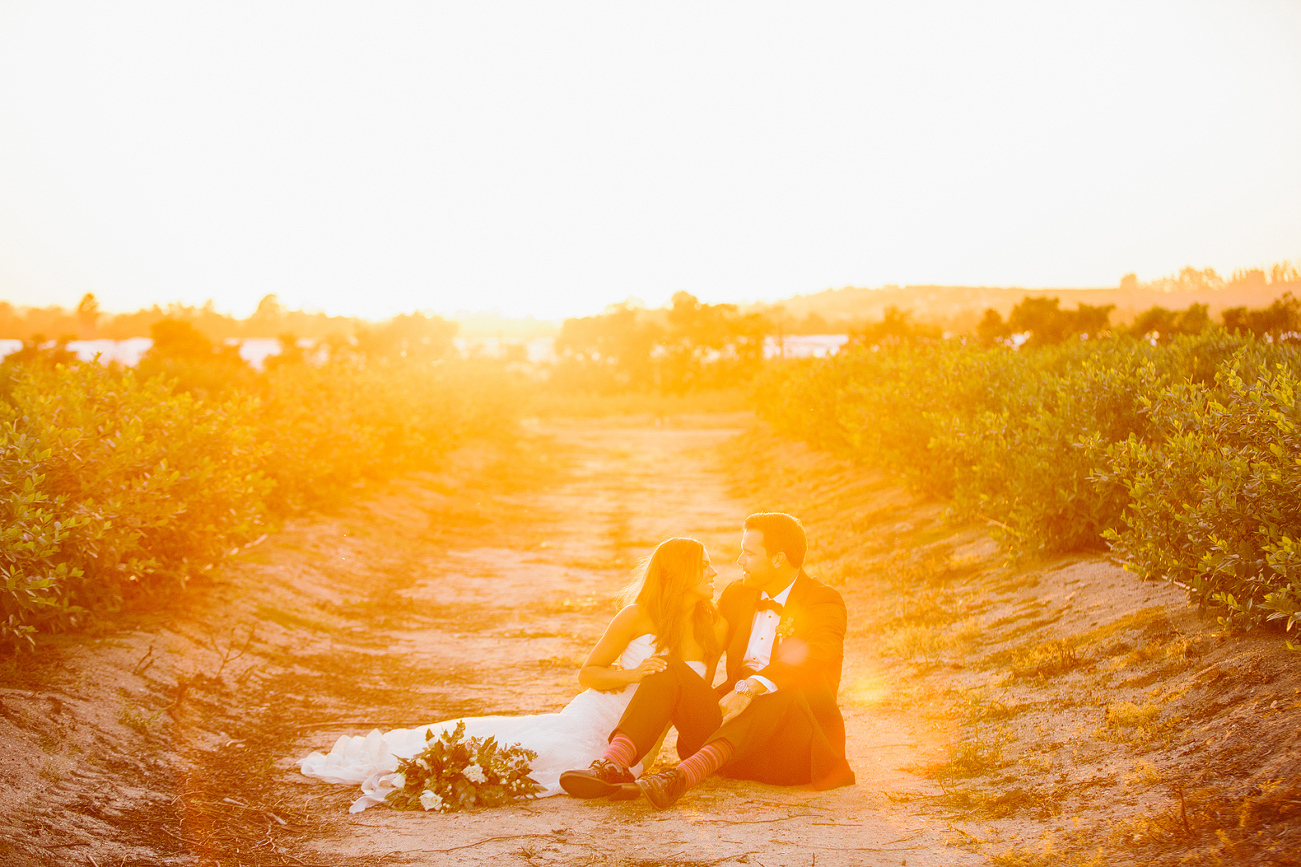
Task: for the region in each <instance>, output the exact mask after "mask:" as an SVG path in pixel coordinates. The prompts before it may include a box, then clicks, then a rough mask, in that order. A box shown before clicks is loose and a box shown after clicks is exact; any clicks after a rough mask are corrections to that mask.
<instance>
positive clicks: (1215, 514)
mask: <svg viewBox="0 0 1301 867" xmlns="http://www.w3.org/2000/svg"><path fill="white" fill-rule="evenodd" d="M1287 354H1288V355H1291V353H1287ZM1282 355H1284V351H1283V350H1279V349H1275V348H1274V347H1270V346H1269V345H1268V344H1262V343H1255V342H1250V343H1248V344H1246V345H1245V346H1244V347H1243V348H1242V349H1241V350H1240V351H1239V353H1238V354H1237V355H1236V357H1235V358H1234V359H1233V360H1232V361H1231V362H1230V363H1229V364H1227V365H1225V366H1224V368H1223V369H1221V371H1220V372H1219V374H1218V375H1217V377H1216V383H1215V387H1214V388H1213V389H1208V388H1204V387H1199V386H1197V385H1194V384H1193V383H1190V382H1187V381H1185V382H1176V383H1173V384H1171V385H1169V386H1168V387H1166V388H1165V389H1163V390H1160V391H1157V392H1154V393H1152V394H1151V395H1150V396H1145V397H1144V398H1143V402H1144V404H1145V406H1146V407H1148V408H1149V410H1150V415H1151V418H1152V422H1153V424H1154V426H1155V427H1156V429H1157V430H1156V434H1155V435H1154V436H1151V437H1149V438H1148V439H1147V440H1146V441H1145V440H1141V439H1139V438H1137V437H1130V438H1128V439H1127V440H1125V441H1124V442H1121V443H1117V444H1116V445H1115V446H1113V447H1112V449H1111V466H1110V468H1109V469H1108V470H1107V471H1105V472H1104V473H1102V474H1100V475H1101V476H1102V477H1104V478H1107V479H1111V480H1115V481H1118V482H1120V483H1122V484H1123V485H1124V486H1125V488H1126V491H1127V493H1128V496H1129V500H1130V502H1129V504H1128V506H1127V507H1126V509H1125V516H1124V523H1123V525H1122V526H1121V527H1120V528H1118V529H1111V530H1108V531H1107V534H1106V535H1107V538H1108V539H1109V540H1110V542H1111V544H1112V548H1113V550H1114V551H1115V552H1116V553H1117V555H1119V556H1120V557H1122V558H1123V559H1124V560H1125V561H1126V563H1127V565H1128V568H1130V569H1132V570H1133V571H1135V572H1137V573H1138V574H1140V575H1142V576H1143V577H1148V578H1153V577H1159V578H1167V579H1169V580H1172V581H1175V582H1177V583H1179V584H1180V585H1181V586H1183V587H1185V588H1186V589H1187V590H1188V593H1189V595H1190V596H1191V598H1192V599H1193V600H1194V601H1196V602H1198V603H1199V604H1201V605H1210V606H1213V607H1218V608H1222V609H1224V610H1225V612H1226V614H1225V617H1224V622H1225V625H1228V626H1249V625H1252V624H1255V623H1260V622H1263V621H1284V622H1285V625H1286V628H1287V629H1288V630H1291V628H1292V626H1293V625H1294V624H1295V623H1296V621H1297V620H1298V619H1301V552H1299V551H1298V542H1299V541H1301V466H1299V465H1301V433H1298V424H1299V423H1301V404H1299V403H1298V376H1297V366H1296V364H1295V357H1294V356H1293V357H1291V358H1289V359H1288V361H1290V362H1291V363H1285V362H1284V361H1281V360H1275V359H1277V358H1278V357H1279V356H1282ZM1271 360H1272V361H1273V363H1272V364H1270V363H1269V362H1270V361H1271ZM1244 373H1247V375H1246V376H1244Z"/></svg>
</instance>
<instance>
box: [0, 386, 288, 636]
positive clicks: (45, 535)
mask: <svg viewBox="0 0 1301 867" xmlns="http://www.w3.org/2000/svg"><path fill="white" fill-rule="evenodd" d="M252 409H253V404H252V403H251V401H249V400H248V399H246V398H245V399H232V400H229V401H224V402H220V403H205V402H202V401H199V400H197V399H195V398H194V397H192V396H191V395H189V394H186V393H176V392H174V391H172V389H171V388H170V386H169V383H167V382H165V381H163V380H161V379H156V378H155V379H144V378H141V377H139V376H137V375H136V374H135V373H134V372H132V371H129V370H125V371H123V370H105V369H103V368H100V367H99V366H98V365H94V364H72V365H66V366H65V365H58V366H48V365H39V364H38V365H32V366H30V367H27V368H24V369H23V370H22V372H21V373H20V374H19V375H18V376H17V377H15V379H14V381H13V383H12V390H11V392H10V394H9V399H8V402H4V403H0V437H3V438H4V442H3V453H4V455H5V461H4V463H3V467H4V469H3V473H4V478H3V485H4V493H5V495H4V497H3V502H0V509H3V510H5V512H6V513H7V514H5V520H4V525H5V528H6V530H5V533H4V536H3V537H0V538H3V540H4V544H3V545H2V546H0V569H3V570H4V572H5V575H6V584H7V591H6V593H5V598H4V600H3V604H4V608H3V611H4V614H5V618H6V619H5V622H6V626H5V632H6V636H5V637H7V638H15V637H23V636H30V635H31V634H32V632H33V631H34V630H35V629H37V628H41V627H44V626H48V625H53V624H55V623H59V622H62V623H64V624H66V625H72V624H74V623H75V622H76V620H77V617H78V615H80V614H82V613H84V612H85V611H86V610H111V609H112V608H114V607H116V604H117V602H118V601H119V600H120V599H121V598H122V596H123V595H124V594H126V593H128V592H130V591H132V590H135V589H145V588H154V587H157V586H158V585H160V584H166V583H174V582H183V581H184V579H185V577H186V576H187V575H188V574H190V572H191V571H192V567H193V566H195V565H204V564H207V563H209V562H212V561H213V560H214V559H216V558H217V557H219V556H220V554H221V552H222V551H224V550H225V549H227V548H229V547H230V544H231V539H233V538H239V537H243V536H247V535H248V534H249V533H250V532H252V530H253V528H254V527H255V526H256V525H257V524H258V523H259V522H260V520H261V519H262V517H263V515H264V511H265V509H264V505H263V497H264V496H265V495H266V493H267V491H268V490H269V488H270V482H269V481H268V480H267V479H266V478H265V477H264V476H263V474H262V473H261V471H260V470H259V469H258V465H259V464H260V462H261V460H262V457H263V454H264V451H265V449H264V447H262V446H261V445H259V444H258V443H257V441H256V439H255V430H254V428H253V427H252V426H251V425H250V424H249V422H250V421H251V417H252ZM16 527H22V528H23V529H22V530H21V532H16V531H15V528H16Z"/></svg>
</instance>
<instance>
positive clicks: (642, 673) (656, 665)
mask: <svg viewBox="0 0 1301 867" xmlns="http://www.w3.org/2000/svg"><path fill="white" fill-rule="evenodd" d="M668 667H669V664H668V662H667V661H666V660H665V659H663V658H662V657H659V656H652V657H649V658H648V659H646V660H645V661H644V662H642V664H641V665H639V666H637V667H636V668H634V669H633V670H632V673H633V675H634V676H635V680H634V681H633V683H641V682H642V680H643V679H645V678H647V677H650V676H651V675H652V674H656V673H658V672H661V671H663V670H664V669H666V668H668Z"/></svg>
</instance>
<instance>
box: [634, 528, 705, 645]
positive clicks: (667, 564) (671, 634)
mask: <svg viewBox="0 0 1301 867" xmlns="http://www.w3.org/2000/svg"><path fill="white" fill-rule="evenodd" d="M704 564H705V546H704V545H702V544H700V543H699V542H697V541H696V540H695V539H686V538H680V537H675V538H673V539H665V540H664V541H663V542H660V543H659V545H657V546H656V547H655V550H654V551H653V552H652V553H651V555H650V556H649V557H647V558H646V559H645V560H643V561H642V563H641V565H640V567H639V568H638V570H637V574H636V577H634V578H633V580H632V582H631V583H630V584H629V585H628V586H627V588H625V590H624V592H623V598H622V602H623V604H625V605H627V604H629V603H631V602H636V603H637V604H638V605H640V606H641V607H642V610H644V611H645V612H646V614H647V615H648V616H649V617H650V619H651V622H652V623H654V624H655V636H656V638H655V644H656V646H657V647H658V648H659V649H660V650H662V651H663V650H667V651H668V655H669V659H681V658H682V641H683V638H684V635H683V634H682V633H683V630H682V617H681V612H682V607H683V604H684V603H685V601H686V596H687V591H688V590H690V589H691V588H692V587H695V586H696V585H697V584H699V583H700V581H701V578H702V577H703V575H704ZM717 620H718V611H717V609H715V608H714V601H713V600H712V599H701V600H700V601H699V602H697V603H696V604H695V606H694V607H693V608H692V610H691V632H692V634H693V635H694V636H695V639H696V643H698V644H699V645H700V646H701V647H703V648H704V650H705V658H706V660H708V661H710V662H712V661H713V660H716V659H717V658H718V657H719V656H720V655H721V649H720V648H719V646H718V637H717V635H715V633H714V624H715V623H716V622H717Z"/></svg>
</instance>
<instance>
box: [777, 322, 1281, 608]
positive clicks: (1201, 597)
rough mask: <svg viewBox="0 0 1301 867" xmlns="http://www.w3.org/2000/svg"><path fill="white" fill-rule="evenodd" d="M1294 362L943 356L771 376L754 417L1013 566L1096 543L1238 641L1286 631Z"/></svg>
mask: <svg viewBox="0 0 1301 867" xmlns="http://www.w3.org/2000/svg"><path fill="white" fill-rule="evenodd" d="M1299 370H1301V354H1299V352H1298V350H1297V349H1296V348H1295V347H1294V346H1293V345H1292V344H1286V343H1274V342H1269V341H1263V340H1259V339H1256V338H1254V337H1252V336H1251V335H1245V336H1242V335H1233V334H1228V333H1227V332H1225V331H1223V330H1221V329H1213V330H1209V331H1205V332H1204V333H1201V334H1197V335H1178V336H1176V337H1174V338H1173V339H1171V340H1169V342H1168V343H1164V344H1160V345H1155V344H1153V343H1151V342H1149V341H1147V340H1142V339H1134V338H1132V337H1129V336H1125V335H1119V336H1106V335H1104V336H1102V337H1095V338H1091V339H1075V340H1071V341H1067V342H1065V343H1062V344H1061V345H1058V346H1046V347H1042V348H1040V349H1023V350H1021V351H1014V350H1011V349H1009V348H1007V347H1004V346H999V345H994V346H989V347H984V348H982V347H977V346H973V345H970V344H968V343H965V342H962V341H956V340H950V341H934V340H923V341H901V342H896V343H880V344H878V345H876V346H852V347H848V348H847V349H846V350H845V351H843V352H842V353H840V354H839V355H837V356H834V357H832V358H828V359H818V360H802V361H798V362H793V363H777V364H774V365H772V366H770V368H769V369H768V371H767V372H766V373H765V375H764V376H762V377H761V378H760V379H759V380H758V381H756V383H755V387H754V391H753V400H754V404H755V407H756V410H757V411H758V412H759V414H760V415H761V416H762V417H764V418H765V419H767V420H768V421H769V422H770V423H772V424H773V425H774V427H776V428H777V429H778V430H780V431H783V432H785V433H788V434H791V435H794V436H797V437H800V438H803V439H805V440H807V441H809V442H810V443H811V444H813V445H814V446H816V447H818V448H822V449H827V450H830V451H834V452H836V453H839V454H842V455H845V456H848V457H851V458H853V459H855V460H857V461H860V462H863V463H865V464H869V465H872V466H877V467H881V468H885V469H888V470H892V471H895V472H898V473H901V474H903V475H904V476H906V477H907V478H909V479H910V480H911V481H912V483H913V484H914V485H915V486H917V487H918V488H919V489H922V490H924V491H928V492H931V493H935V494H939V495H943V496H947V497H950V498H952V506H951V509H952V512H953V514H954V515H956V516H962V517H979V518H982V519H984V520H987V521H990V522H992V523H994V524H996V525H997V526H998V527H999V528H1000V531H1001V534H1002V540H1003V542H1004V543H1005V544H1006V545H1007V547H1008V548H1009V549H1010V550H1012V551H1014V552H1026V551H1028V552H1056V551H1069V550H1079V549H1086V548H1095V547H1100V546H1102V545H1103V544H1110V545H1111V547H1112V549H1113V550H1114V552H1115V553H1116V554H1117V555H1118V556H1119V557H1121V558H1122V559H1123V560H1124V561H1125V562H1126V563H1127V565H1128V567H1129V568H1131V569H1133V570H1134V571H1136V572H1138V573H1139V574H1141V575H1144V576H1148V577H1162V578H1165V579H1168V580H1171V581H1174V582H1176V583H1178V584H1180V585H1181V586H1184V587H1186V588H1188V590H1189V592H1190V594H1191V595H1192V598H1193V599H1194V600H1196V601H1197V602H1199V603H1201V604H1206V605H1211V606H1215V607H1218V608H1221V609H1223V610H1224V611H1226V612H1227V615H1226V621H1227V622H1230V623H1232V624H1234V625H1249V624H1254V623H1261V622H1266V621H1269V620H1274V621H1281V622H1283V623H1284V624H1285V626H1286V628H1287V629H1289V630H1290V629H1291V628H1292V627H1293V625H1294V624H1295V623H1296V622H1298V621H1299V620H1301V614H1298V612H1301V584H1299V583H1298V581H1301V487H1299V485H1301V470H1298V461H1301V458H1299V457H1298V456H1299V455H1301V441H1299V440H1298V437H1297V434H1296V423H1297V421H1298V414H1299V413H1301V408H1298V405H1297V398H1296V393H1297V386H1296V379H1297V372H1298V371H1299Z"/></svg>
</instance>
